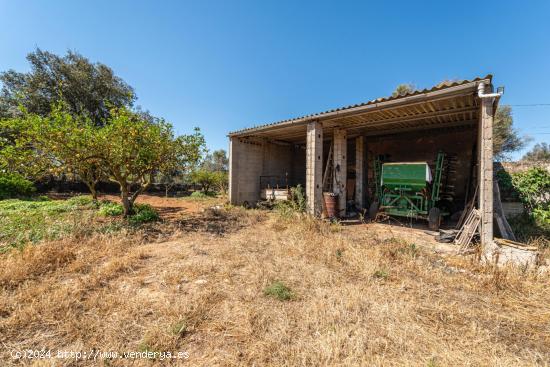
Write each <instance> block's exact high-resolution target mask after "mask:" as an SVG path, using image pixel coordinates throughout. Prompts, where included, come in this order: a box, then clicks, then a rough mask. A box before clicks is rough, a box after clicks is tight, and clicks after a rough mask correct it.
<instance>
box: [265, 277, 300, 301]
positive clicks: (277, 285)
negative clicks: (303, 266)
mask: <svg viewBox="0 0 550 367" xmlns="http://www.w3.org/2000/svg"><path fill="white" fill-rule="evenodd" d="M264 294H265V295H266V296H271V297H274V298H276V299H278V300H279V301H288V300H291V299H292V298H294V294H293V293H292V290H291V289H290V288H289V287H287V286H286V285H285V284H284V283H283V282H281V281H276V282H274V283H272V284H271V285H269V286H267V287H266V288H265V289H264Z"/></svg>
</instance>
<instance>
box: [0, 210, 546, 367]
mask: <svg viewBox="0 0 550 367" xmlns="http://www.w3.org/2000/svg"><path fill="white" fill-rule="evenodd" d="M153 229H155V230H153ZM153 229H150V230H148V231H146V232H141V231H140V232H128V233H118V234H113V235H100V234H96V235H94V236H93V237H91V238H86V239H81V240H79V241H78V242H77V241H74V240H73V239H71V238H67V239H65V240H62V241H58V242H50V243H44V244H40V245H36V246H32V247H27V248H26V249H25V250H24V251H23V252H17V251H13V252H11V253H9V254H7V255H3V256H2V257H0V287H1V289H0V292H1V293H0V296H1V297H0V344H2V345H3V347H2V352H1V354H0V356H1V358H2V360H4V361H5V363H6V364H8V365H9V364H15V363H16V362H17V361H14V360H13V359H11V357H10V355H9V351H10V350H13V349H29V348H30V349H40V348H49V349H53V350H57V349H61V350H73V351H79V350H88V349H91V348H95V349H99V350H102V351H119V352H123V351H139V350H153V351H171V352H174V351H186V352H188V353H189V359H188V360H186V361H183V360H172V361H169V362H167V361H166V360H164V361H160V360H156V361H150V360H137V359H136V360H132V361H129V360H124V359H115V360H110V361H101V362H98V361H95V362H94V361H81V362H79V364H78V365H109V366H126V365H129V364H132V365H137V366H139V365H144V366H149V365H152V364H153V365H154V364H159V365H164V364H168V363H169V364H172V365H180V364H181V365H193V366H215V365H223V366H231V365H243V366H244V365H246V366H248V365H256V366H262V365H273V366H296V365H305V366H319V365H326V366H329V365H330V366H333V365H341V366H357V365H379V366H381V365H384V366H386V365H397V366H463V365H471V366H493V365H500V366H531V365H548V363H549V360H550V307H549V305H550V284H549V281H548V275H544V276H542V275H537V274H536V273H535V272H521V270H519V269H512V268H503V269H495V268H491V267H483V266H479V265H477V264H476V263H475V262H473V261H472V260H470V259H465V258H460V257H453V256H446V257H442V256H441V255H436V254H434V253H433V252H431V251H428V250H425V249H423V248H421V247H418V246H413V244H410V243H407V242H406V241H404V240H399V239H391V238H390V239H387V238H386V239H382V238H379V237H378V236H377V235H376V233H371V232H369V231H368V229H364V228H362V229H352V228H346V227H340V226H335V225H330V224H327V223H320V222H317V221H313V220H310V219H308V218H305V217H295V218H290V219H282V218H280V217H278V216H277V215H276V214H266V213H264V212H257V211H243V210H240V209H232V210H230V211H229V212H226V211H221V212H217V211H213V212H212V211H210V212H206V213H205V214H204V215H203V217H202V218H201V217H194V218H189V219H187V220H184V221H182V222H179V223H177V222H172V223H164V224H159V225H158V226H157V227H156V228H153ZM155 238H159V239H158V240H155ZM276 281H280V282H282V283H284V284H285V285H286V286H288V287H289V288H290V289H291V291H292V294H293V297H292V298H291V299H290V300H287V301H281V300H278V299H276V298H274V297H270V296H268V295H265V294H264V289H265V288H266V287H267V286H269V285H271V284H273V282H276ZM19 363H21V361H20V362H19ZM24 363H25V364H30V362H29V361H28V360H27V361H24ZM56 363H57V364H56V365H75V364H76V363H75V362H74V360H58V361H56Z"/></svg>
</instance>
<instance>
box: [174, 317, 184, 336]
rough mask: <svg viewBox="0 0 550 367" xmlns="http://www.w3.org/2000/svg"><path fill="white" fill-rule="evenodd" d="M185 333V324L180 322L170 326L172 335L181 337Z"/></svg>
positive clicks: (182, 321)
mask: <svg viewBox="0 0 550 367" xmlns="http://www.w3.org/2000/svg"><path fill="white" fill-rule="evenodd" d="M186 332H187V322H186V321H185V320H180V321H178V322H177V323H176V324H174V325H173V326H172V334H174V335H177V336H179V337H183V336H184V335H185V333H186Z"/></svg>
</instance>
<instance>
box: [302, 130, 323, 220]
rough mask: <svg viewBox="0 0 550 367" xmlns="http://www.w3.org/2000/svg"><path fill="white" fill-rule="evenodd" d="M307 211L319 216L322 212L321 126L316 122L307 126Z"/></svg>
mask: <svg viewBox="0 0 550 367" xmlns="http://www.w3.org/2000/svg"><path fill="white" fill-rule="evenodd" d="M306 139H307V140H306V198H307V211H308V213H309V214H311V215H315V216H321V212H322V211H323V187H322V186H323V126H322V125H321V123H320V122H318V121H312V122H310V123H308V125H307V138H306Z"/></svg>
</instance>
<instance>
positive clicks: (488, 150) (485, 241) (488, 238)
mask: <svg viewBox="0 0 550 367" xmlns="http://www.w3.org/2000/svg"><path fill="white" fill-rule="evenodd" d="M493 102H494V99H493V98H483V99H482V100H481V111H480V119H479V144H478V145H479V209H480V212H481V229H480V233H481V246H482V248H483V254H484V256H485V257H486V258H487V259H488V260H490V259H492V257H493V255H494V252H495V250H497V249H498V247H497V246H496V245H495V244H494V242H493V116H494V109H493Z"/></svg>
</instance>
